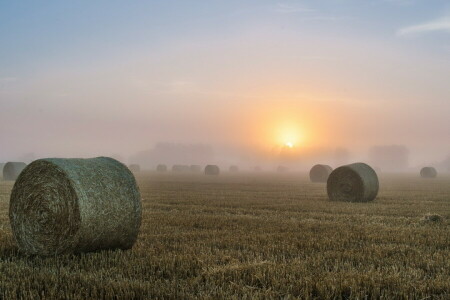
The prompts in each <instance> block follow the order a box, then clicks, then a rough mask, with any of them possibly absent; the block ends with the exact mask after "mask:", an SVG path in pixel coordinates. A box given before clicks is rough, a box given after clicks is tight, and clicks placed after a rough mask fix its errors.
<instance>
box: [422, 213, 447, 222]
mask: <svg viewBox="0 0 450 300" xmlns="http://www.w3.org/2000/svg"><path fill="white" fill-rule="evenodd" d="M422 221H423V222H427V223H442V222H444V217H443V216H441V215H438V214H426V215H425V216H423V219H422Z"/></svg>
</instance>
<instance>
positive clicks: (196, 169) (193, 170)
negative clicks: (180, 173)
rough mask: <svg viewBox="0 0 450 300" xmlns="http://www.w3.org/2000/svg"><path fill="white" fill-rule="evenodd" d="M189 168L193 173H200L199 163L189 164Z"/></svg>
mask: <svg viewBox="0 0 450 300" xmlns="http://www.w3.org/2000/svg"><path fill="white" fill-rule="evenodd" d="M189 169H190V170H191V172H193V173H200V172H201V171H202V166H200V165H191V166H190V167H189Z"/></svg>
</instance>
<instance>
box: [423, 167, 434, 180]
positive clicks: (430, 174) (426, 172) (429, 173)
mask: <svg viewBox="0 0 450 300" xmlns="http://www.w3.org/2000/svg"><path fill="white" fill-rule="evenodd" d="M420 177H422V178H436V177H437V171H436V169H435V168H433V167H425V168H422V170H420Z"/></svg>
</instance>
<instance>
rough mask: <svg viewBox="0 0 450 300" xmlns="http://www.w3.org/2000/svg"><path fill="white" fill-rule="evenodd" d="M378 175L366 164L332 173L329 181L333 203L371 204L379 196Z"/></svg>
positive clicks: (357, 164) (329, 194)
mask: <svg viewBox="0 0 450 300" xmlns="http://www.w3.org/2000/svg"><path fill="white" fill-rule="evenodd" d="M378 188H379V183H378V176H377V173H375V171H374V170H373V169H372V168H371V167H370V166H368V165H366V164H364V163H356V164H351V165H346V166H342V167H339V168H337V169H335V170H334V171H333V172H331V174H330V176H329V177H328V181H327V193H328V197H329V198H330V200H332V201H349V202H369V201H372V200H374V199H375V198H376V196H377V194H378Z"/></svg>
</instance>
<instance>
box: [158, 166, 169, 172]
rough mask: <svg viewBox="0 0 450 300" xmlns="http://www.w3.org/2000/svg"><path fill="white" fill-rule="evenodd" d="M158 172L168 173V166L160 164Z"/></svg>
mask: <svg viewBox="0 0 450 300" xmlns="http://www.w3.org/2000/svg"><path fill="white" fill-rule="evenodd" d="M156 171H157V172H167V166H166V165H163V164H159V165H157V166H156Z"/></svg>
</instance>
